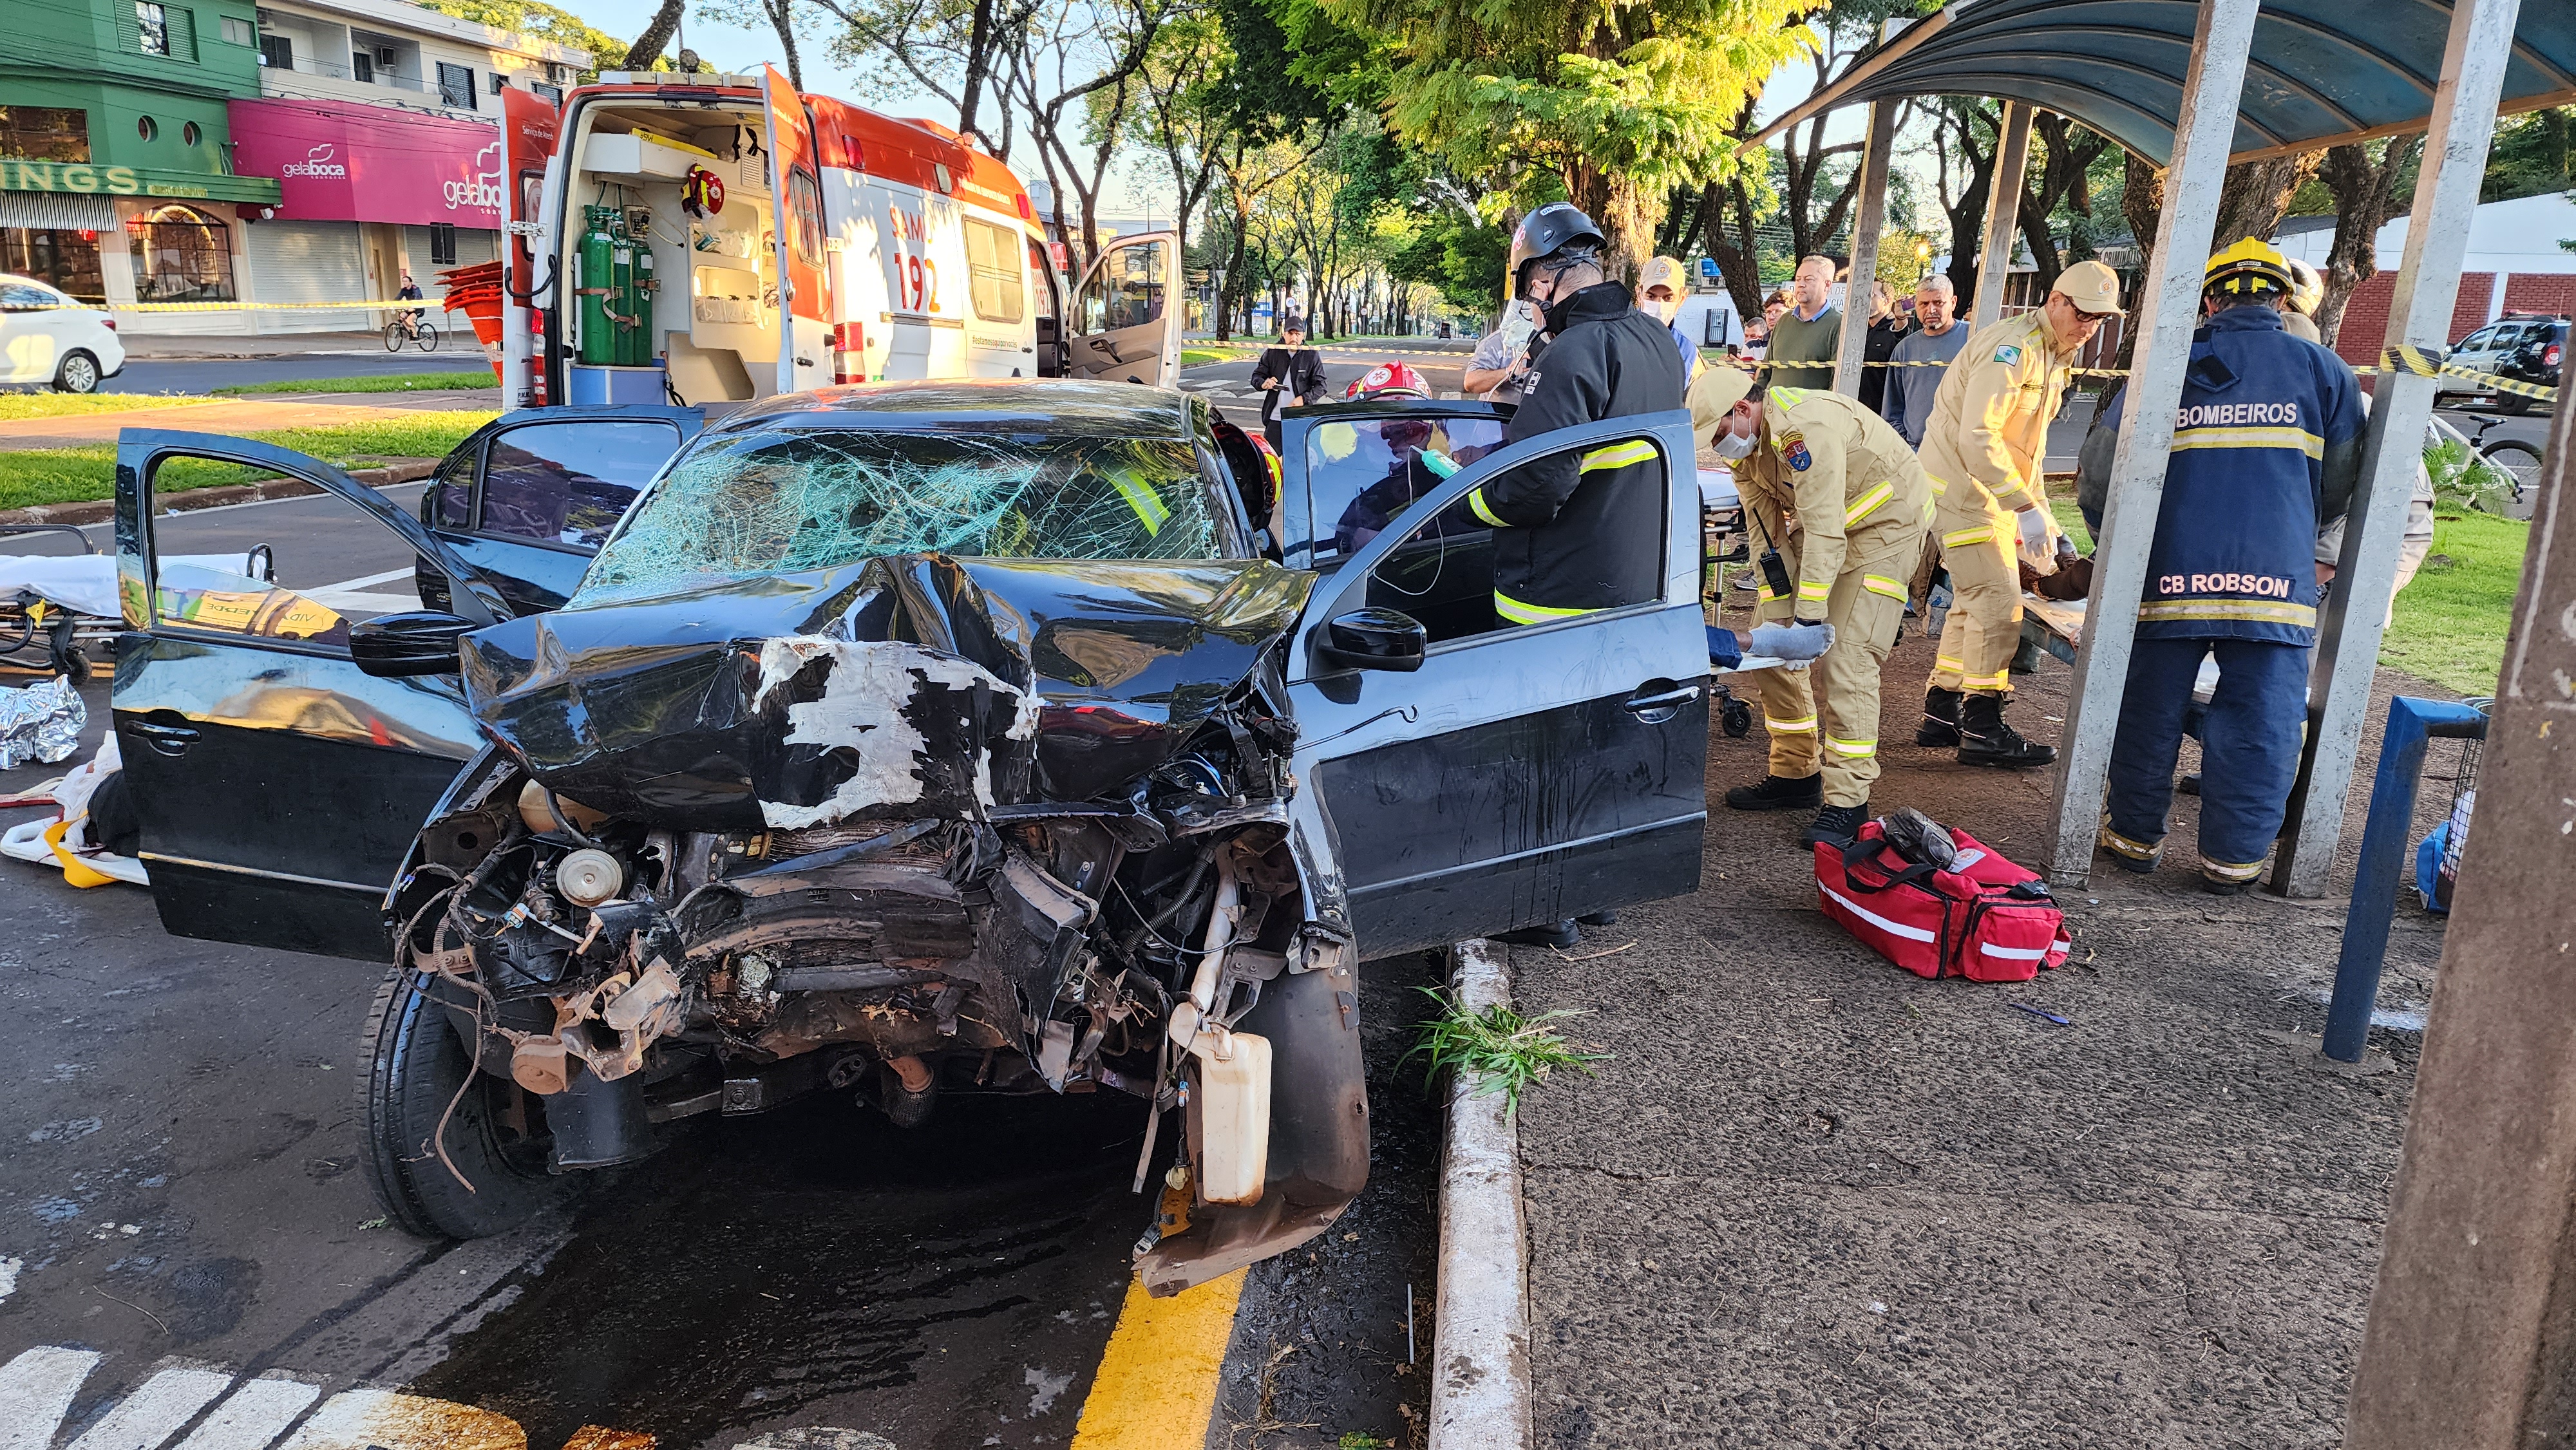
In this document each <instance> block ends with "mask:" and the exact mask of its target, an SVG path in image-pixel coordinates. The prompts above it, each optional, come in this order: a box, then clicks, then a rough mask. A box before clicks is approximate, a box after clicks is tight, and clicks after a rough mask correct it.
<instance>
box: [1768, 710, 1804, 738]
mask: <svg viewBox="0 0 2576 1450" xmlns="http://www.w3.org/2000/svg"><path fill="white" fill-rule="evenodd" d="M1762 723H1763V724H1764V725H1765V726H1766V727H1768V728H1769V729H1770V731H1771V733H1772V734H1774V735H1813V734H1815V733H1816V717H1815V716H1813V715H1807V716H1802V717H1801V718H1799V719H1796V720H1774V719H1772V718H1771V716H1770V714H1769V712H1767V711H1766V712H1764V714H1763V716H1762Z"/></svg>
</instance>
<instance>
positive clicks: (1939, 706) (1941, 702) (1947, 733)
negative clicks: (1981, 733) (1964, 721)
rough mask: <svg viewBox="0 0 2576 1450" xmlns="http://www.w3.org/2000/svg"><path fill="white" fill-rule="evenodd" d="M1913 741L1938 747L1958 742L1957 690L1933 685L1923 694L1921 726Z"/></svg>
mask: <svg viewBox="0 0 2576 1450" xmlns="http://www.w3.org/2000/svg"><path fill="white" fill-rule="evenodd" d="M1914 743H1915V744H1917V745H1929V746H1933V747H1936V748H1937V747H1940V746H1944V745H1956V744H1958V743H1959V692H1958V691H1956V690H1944V689H1940V688H1938V687H1935V688H1933V689H1931V690H1927V691H1925V692H1924V695H1923V727H1922V728H1921V729H1919V730H1917V731H1915V732H1914Z"/></svg>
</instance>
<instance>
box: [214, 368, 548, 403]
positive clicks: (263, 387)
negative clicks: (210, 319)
mask: <svg viewBox="0 0 2576 1450" xmlns="http://www.w3.org/2000/svg"><path fill="white" fill-rule="evenodd" d="M499 386H501V380H500V379H498V378H496V377H494V376H492V370H491V369H490V368H474V369H468V368H455V369H451V370H450V371H447V372H440V373H387V374H385V375H384V376H382V377H373V378H365V377H361V378H346V377H343V378H287V379H282V380H280V381H277V382H267V383H242V384H239V385H238V386H234V387H228V388H216V389H213V391H214V392H215V393H216V394H217V395H219V396H223V397H240V396H243V395H246V394H251V393H426V392H441V391H452V390H457V389H472V388H497V387H499Z"/></svg>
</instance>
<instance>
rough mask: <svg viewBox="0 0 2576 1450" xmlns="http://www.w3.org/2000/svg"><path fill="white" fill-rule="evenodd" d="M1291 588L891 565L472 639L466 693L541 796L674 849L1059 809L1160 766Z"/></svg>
mask: <svg viewBox="0 0 2576 1450" xmlns="http://www.w3.org/2000/svg"><path fill="white" fill-rule="evenodd" d="M1312 587H1313V576H1312V575H1310V574H1306V573H1303V572H1298V571H1292V570H1288V569H1283V568H1281V567H1280V566H1278V565H1276V564H1273V563H1270V562H1268V561H1266V560H1212V561H1202V562H1192V563H1180V564H1174V563H1164V562H1158V561H1148V562H1136V561H1105V562H1104V561H1090V560H1084V561H1058V560H1004V559H960V558H952V557H950V556H947V555H942V554H901V555H890V556H886V557H881V558H876V559H871V560H868V561H866V562H864V563H860V564H853V565H848V566H845V567H842V568H837V569H828V570H818V571H813V572H809V573H798V574H768V575H758V576H753V577H750V578H744V579H733V580H726V581H724V582H722V583H718V584H713V585H710V586H707V587H704V588H700V589H696V590H691V591H688V592H685V593H674V594H669V595H663V596H659V597H655V598H650V599H640V600H628V601H621V602H618V603H614V604H603V605H599V606H596V607H578V606H576V607H572V608H567V609H563V610H558V611H556V612H554V613H551V614H540V615H532V616H529V617H527V618H524V619H515V620H511V621H509V622H507V623H504V624H499V625H495V626H493V627H492V628H490V629H486V630H481V631H478V632H477V633H475V634H474V635H472V636H470V637H469V639H468V640H467V644H466V649H465V656H464V667H465V668H464V675H465V689H466V698H467V702H468V704H469V706H470V707H471V708H472V710H473V712H474V715H475V717H476V718H477V719H478V720H479V721H480V722H481V723H482V725H483V727H484V729H485V730H486V731H488V732H489V733H490V734H491V735H492V736H493V738H494V739H496V740H498V741H499V742H501V743H502V744H503V745H504V746H506V747H507V748H508V749H509V750H511V751H512V752H513V753H514V754H516V755H517V756H518V757H519V758H520V760H521V761H522V762H523V763H524V764H525V765H526V767H527V768H528V770H529V772H530V773H531V774H533V775H534V776H535V777H536V778H537V779H538V780H540V781H542V782H544V783H545V784H546V785H547V786H548V787H549V788H551V789H553V790H556V791H558V792H561V793H562V794H564V795H565V796H568V797H570V798H571V799H573V800H575V801H577V802H579V803H580V804H582V805H584V806H587V807H589V808H591V809H593V810H599V811H605V812H608V813H610V814H612V815H632V816H640V817H643V818H646V819H649V820H652V821H655V822H658V823H661V824H665V825H669V826H672V827H675V828H680V829H690V830H736V829H758V828H762V827H778V828H784V829H797V828H802V827H807V826H813V825H821V824H827V823H829V822H832V821H836V820H840V819H843V818H850V817H865V816H870V815H875V816H899V817H915V816H924V815H959V816H963V815H972V814H975V813H976V812H977V810H978V809H979V807H981V806H990V805H995V804H1005V803H1011V802H1017V801H1026V800H1046V801H1060V802H1074V801H1082V800H1088V799H1091V798H1094V797H1098V796H1101V795H1104V794H1106V793H1109V792H1113V791H1120V790H1122V789H1123V788H1124V787H1126V786H1128V785H1129V784H1131V783H1133V782H1134V781H1136V780H1138V779H1141V778H1142V777H1143V776H1145V775H1146V774H1148V773H1149V772H1151V771H1153V770H1154V769H1155V768H1156V767H1157V766H1159V765H1161V764H1162V763H1163V762H1164V761H1165V760H1167V759H1169V758H1170V756H1171V755H1172V753H1173V752H1174V751H1175V750H1176V749H1178V748H1179V746H1180V745H1181V743H1182V742H1183V741H1185V740H1186V739H1188V737H1189V736H1190V734H1191V732H1192V731H1193V730H1194V729H1195V728H1196V727H1197V726H1198V725H1199V724H1200V722H1201V721H1202V720H1204V719H1205V718H1206V716H1207V715H1208V713H1209V712H1210V711H1211V710H1213V709H1214V708H1215V707H1216V706H1217V704H1218V703H1219V702H1220V701H1221V700H1222V699H1223V698H1224V697H1225V696H1226V695H1227V693H1228V692H1230V691H1231V690H1233V689H1234V688H1235V687H1236V686H1237V685H1239V684H1241V683H1242V682H1243V681H1244V680H1245V679H1246V678H1247V677H1249V676H1250V675H1251V674H1252V673H1253V671H1254V670H1255V668H1256V667H1257V666H1258V664H1259V662H1260V659H1261V656H1262V652H1263V651H1264V650H1265V649H1267V648H1268V647H1269V646H1270V645H1271V644H1272V643H1273V642H1274V641H1276V640H1277V639H1279V638H1280V637H1281V636H1282V635H1283V634H1284V633H1286V632H1287V631H1288V629H1289V628H1290V627H1292V626H1293V625H1294V624H1295V622H1296V619H1297V614H1298V611H1299V610H1301V609H1302V608H1304V606H1305V602H1306V596H1307V594H1308V593H1309V591H1310V590H1311V589H1312Z"/></svg>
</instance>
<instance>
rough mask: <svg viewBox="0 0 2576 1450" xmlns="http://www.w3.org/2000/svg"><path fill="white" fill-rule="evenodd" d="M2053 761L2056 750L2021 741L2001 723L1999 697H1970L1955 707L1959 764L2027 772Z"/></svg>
mask: <svg viewBox="0 0 2576 1450" xmlns="http://www.w3.org/2000/svg"><path fill="white" fill-rule="evenodd" d="M2056 759H2057V747H2056V746H2054V745H2041V744H2038V743H2037V742H2035V741H2029V740H2024V739H2022V738H2021V732H2020V731H2018V730H2015V729H2014V728H2012V727H2011V726H2010V725H2007V724H2005V723H2004V701H2003V697H2002V696H2001V695H1970V696H1968V697H1967V699H1966V700H1965V701H1964V702H1962V703H1961V705H1960V707H1959V763H1960V764H1961V765H1998V766H2001V767H2003V768H2004V769H2006V770H2027V769H2029V768H2030V767H2032V766H2034V765H2047V764H2049V763H2050V762H2052V761H2054V760H2056Z"/></svg>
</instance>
